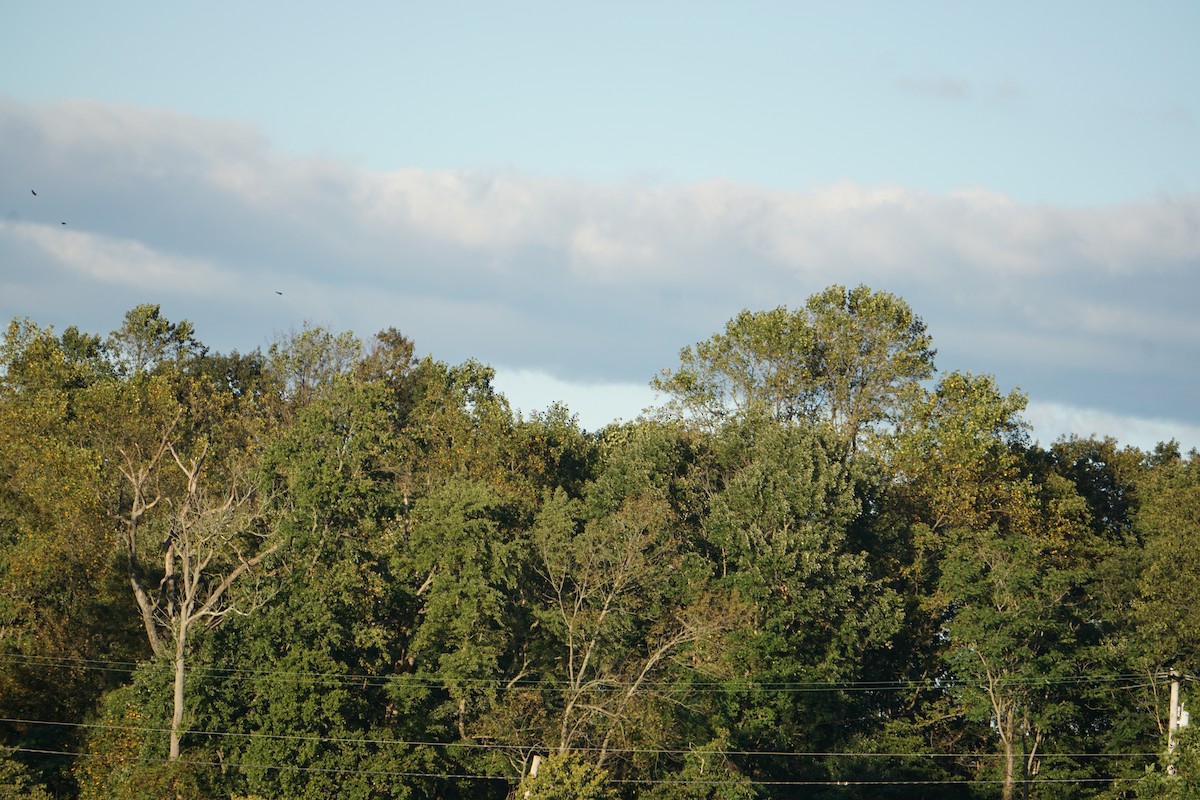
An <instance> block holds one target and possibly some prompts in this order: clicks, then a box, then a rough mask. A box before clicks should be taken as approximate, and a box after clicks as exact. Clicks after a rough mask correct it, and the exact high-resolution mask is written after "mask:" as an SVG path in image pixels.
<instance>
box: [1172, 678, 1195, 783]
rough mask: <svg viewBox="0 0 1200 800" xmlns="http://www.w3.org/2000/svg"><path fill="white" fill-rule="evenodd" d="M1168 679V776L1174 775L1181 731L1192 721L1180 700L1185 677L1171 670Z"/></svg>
mask: <svg viewBox="0 0 1200 800" xmlns="http://www.w3.org/2000/svg"><path fill="white" fill-rule="evenodd" d="M1167 677H1168V678H1170V679H1171V708H1170V710H1169V712H1168V716H1167V774H1169V775H1174V774H1175V764H1174V763H1172V759H1173V758H1174V756H1175V748H1176V746H1177V745H1178V744H1179V729H1180V728H1186V727H1187V726H1188V722H1189V721H1190V719H1189V714H1188V712H1187V711H1186V710H1184V708H1183V703H1182V702H1181V701H1180V699H1179V683H1180V681H1181V680H1183V675H1182V674H1181V673H1180V672H1179V671H1178V670H1171V671H1170V672H1169V673H1167ZM1189 680H1190V679H1189Z"/></svg>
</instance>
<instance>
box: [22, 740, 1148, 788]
mask: <svg viewBox="0 0 1200 800" xmlns="http://www.w3.org/2000/svg"><path fill="white" fill-rule="evenodd" d="M13 752H18V753H30V754H35V755H54V756H67V757H70V758H97V759H103V758H109V756H105V755H103V754H99V753H72V752H70V751H67V750H48V749H39V748H26V747H17V748H14V749H13ZM120 758H121V760H122V761H125V762H128V761H137V762H144V763H161V759H153V758H143V757H140V756H133V757H129V756H122V757H120ZM173 763H176V764H186V765H189V766H201V767H221V768H226V769H238V770H255V769H262V770H279V771H293V772H314V773H323V774H334V775H362V776H369V777H393V778H436V779H443V780H490V781H506V782H509V783H516V782H518V781H519V780H520V778H519V777H518V776H510V775H483V774H476V773H448V772H411V771H405V770H379V769H349V768H345V767H308V766H301V765H299V764H247V763H242V762H231V761H203V760H196V759H185V758H180V759H176V760H175V761H174V762H173ZM1139 780H1141V778H1140V777H1117V778H1040V779H1037V780H1018V781H1015V783H1016V784H1018V785H1027V784H1028V785H1035V784H1060V785H1062V784H1099V783H1105V784H1112V783H1130V782H1135V781H1139ZM610 782H611V783H621V784H638V785H643V786H645V785H674V786H729V785H747V784H748V785H751V786H951V785H965V786H983V785H987V786H993V785H1000V784H1003V783H1004V782H1005V781H1004V780H1002V779H992V778H965V779H959V780H948V779H942V780H934V779H930V780H879V781H870V780H854V781H846V780H756V779H753V778H744V779H741V780H737V781H734V780H724V781H721V780H699V779H695V778H614V779H610Z"/></svg>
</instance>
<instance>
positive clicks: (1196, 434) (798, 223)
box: [0, 0, 1200, 450]
mask: <svg viewBox="0 0 1200 800" xmlns="http://www.w3.org/2000/svg"><path fill="white" fill-rule="evenodd" d="M2 16H3V24H0V319H4V320H8V319H12V318H15V317H28V318H29V319H31V320H33V321H34V322H36V323H38V324H40V325H42V326H53V327H54V328H55V329H56V330H62V329H63V328H65V327H66V326H68V325H76V326H78V327H80V328H81V329H83V330H85V331H90V332H95V333H101V334H104V333H107V332H109V331H111V330H113V329H114V328H116V327H118V326H119V325H120V323H121V320H122V317H123V315H124V313H125V312H126V311H128V310H129V309H131V308H132V307H134V306H136V305H138V304H140V303H157V304H159V305H160V306H161V307H162V311H163V314H164V315H165V316H167V317H168V318H169V319H171V320H173V321H178V320H181V319H187V320H189V321H191V322H192V323H193V324H194V325H195V326H196V329H197V335H198V337H199V338H200V339H201V340H202V341H203V342H204V343H206V344H207V345H209V346H210V348H212V349H215V350H219V351H222V352H228V351H231V350H238V351H240V352H246V351H249V350H253V349H254V348H256V347H261V348H266V347H267V346H268V345H269V344H270V342H272V341H274V340H276V339H277V338H279V337H281V336H285V335H287V333H288V332H290V331H295V330H298V329H300V328H302V327H303V326H304V325H306V324H307V325H324V326H327V327H329V328H332V329H334V330H336V331H346V330H350V331H353V332H354V333H356V334H358V335H360V336H363V337H369V336H370V335H371V334H373V333H375V332H377V331H380V330H382V329H385V328H388V327H395V328H397V329H399V330H400V331H402V332H403V333H405V334H406V335H407V336H408V337H409V338H411V339H413V340H414V341H415V342H416V345H417V349H418V352H420V353H422V354H429V355H432V356H434V357H435V358H438V359H440V360H443V361H446V362H448V363H458V362H461V361H464V360H466V359H469V358H475V359H478V360H480V361H482V362H484V363H487V364H490V365H491V366H493V367H494V368H495V369H496V370H497V378H496V385H497V386H498V388H499V389H500V390H501V391H502V392H503V393H504V394H505V395H506V396H507V397H508V398H509V400H510V401H511V402H512V403H513V405H514V406H515V407H517V408H519V409H521V410H522V411H523V412H531V411H535V410H539V409H544V408H546V407H548V406H549V405H550V404H551V403H554V402H564V403H566V404H567V405H568V407H569V408H570V409H571V410H572V411H574V412H575V413H576V414H578V416H579V418H580V422H581V423H582V424H583V425H584V426H585V427H587V428H588V429H590V430H595V429H597V428H599V427H602V426H603V425H604V424H607V423H608V422H610V421H613V420H618V419H622V420H630V419H634V418H636V417H637V416H638V415H639V414H640V413H641V412H642V410H643V409H644V408H646V407H647V406H649V405H651V404H654V403H656V402H658V401H659V398H655V396H654V395H653V393H652V392H651V390H650V389H649V385H648V384H649V381H650V380H651V379H652V378H653V377H654V376H655V375H656V374H658V372H659V371H660V370H662V369H664V368H671V367H674V366H676V365H677V364H678V363H679V351H680V349H681V348H684V347H687V346H689V345H691V344H694V343H696V342H699V341H701V340H704V339H707V338H708V337H709V336H711V335H713V334H714V333H717V332H719V331H720V330H722V329H723V328H724V325H725V323H726V322H727V321H728V320H730V319H731V318H733V317H734V316H735V315H736V314H737V313H738V312H739V311H740V310H742V309H744V308H749V309H754V310H760V309H770V308H775V307H777V306H788V307H790V308H796V307H799V306H801V305H802V304H803V303H804V301H805V299H806V298H807V297H809V296H810V295H812V294H814V293H816V292H819V291H820V290H822V289H824V288H825V287H826V286H829V285H832V284H841V285H845V286H855V285H859V284H866V285H868V286H870V287H871V288H873V289H875V290H879V291H889V292H892V293H895V294H898V295H899V296H901V297H902V298H903V299H905V300H906V301H907V302H908V303H909V304H910V305H911V306H912V307H913V309H914V311H915V312H916V313H917V314H918V315H920V316H921V317H922V319H924V321H925V322H926V324H927V325H928V328H929V332H930V333H931V335H932V336H933V341H934V346H935V347H936V348H937V350H938V356H937V366H938V369H939V371H940V372H942V373H945V372H949V371H953V370H962V371H970V372H973V373H987V374H991V375H994V376H995V377H996V379H997V382H998V384H999V385H1000V387H1001V389H1002V390H1004V391H1008V390H1010V389H1019V390H1020V391H1022V392H1023V393H1025V394H1026V395H1027V396H1028V399H1029V405H1028V409H1027V411H1026V415H1025V416H1026V419H1027V420H1028V421H1029V423H1030V424H1031V426H1032V431H1033V434H1034V437H1035V438H1036V439H1037V440H1039V441H1041V442H1042V443H1043V444H1049V443H1050V442H1052V441H1054V440H1055V439H1057V438H1059V437H1061V436H1065V435H1071V434H1074V435H1081V436H1088V435H1093V434H1095V435H1101V436H1114V437H1116V438H1117V439H1118V440H1119V441H1120V442H1121V443H1123V444H1130V445H1133V446H1137V447H1142V448H1150V447H1153V446H1154V444H1155V443H1156V442H1158V441H1165V440H1169V439H1175V440H1177V441H1179V442H1180V444H1181V445H1182V446H1183V448H1184V449H1185V450H1186V449H1190V448H1192V447H1200V373H1198V371H1197V366H1198V365H1200V315H1198V314H1197V313H1196V309H1197V308H1198V307H1200V48H1197V47H1196V46H1195V42H1196V41H1197V39H1198V38H1200V4H1197V3H1195V2H1194V0H1179V1H1178V2H1166V1H1161V2H1155V1H1154V0H1150V1H1149V2H1140V3H1136V4H1135V3H1128V2H1103V1H1101V2H1097V1H1096V0H1092V1H1091V2H1074V1H1073V0H1060V1H1058V2H1054V3H1045V2H1023V1H1022V0H1017V1H1015V2H1014V1H1010V2H1006V3H988V4H982V3H962V2H924V1H922V0H915V1H913V2H907V3H903V4H901V3H884V2H875V3H868V2H853V1H851V2H838V3H817V2H800V1H799V0H797V1H794V2H738V3H733V2H728V3H716V2H703V0H692V1H691V2H687V3H683V2H651V1H650V0H641V2H636V3H626V2H620V1H619V0H617V1H610V2H607V3H603V4H591V3H589V4H583V3H578V4H576V3H562V2H520V1H519V0H516V1H515V2H511V3H504V4H501V3H483V2H443V3H405V2H391V3H366V2H345V3H339V4H331V3H310V2H296V1H295V0H293V2H289V3H276V2H256V3H232V2H225V1H224V0H210V2H207V3H204V4H163V3H149V2H121V1H120V0H114V2H110V3H103V4H101V3H92V2H78V1H75V0H62V1H61V2H55V3H19V2H13V3H7V4H6V5H5V8H4V11H3V14H2ZM35 191H36V193H37V194H36V195H34V194H33V192H35Z"/></svg>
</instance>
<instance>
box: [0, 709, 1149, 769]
mask: <svg viewBox="0 0 1200 800" xmlns="http://www.w3.org/2000/svg"><path fill="white" fill-rule="evenodd" d="M0 723H7V724H11V725H42V726H54V727H66V728H90V729H97V730H115V731H126V732H137V733H170V732H171V729H170V728H165V727H154V726H145V725H112V724H106V723H96V722H58V721H53V720H36V719H16V718H0ZM180 735H181V736H189V735H190V736H211V737H231V738H244V739H267V740H274V741H297V742H317V743H321V744H352V745H397V746H406V747H444V748H447V749H450V748H462V749H478V750H498V751H514V750H516V751H528V750H544V749H545V747H544V746H543V745H536V746H535V745H528V744H499V743H486V742H434V741H421V740H405V739H369V738H351V737H341V736H311V735H304V734H279V733H247V732H242V731H201V730H184V731H180ZM571 749H572V750H573V751H576V752H583V753H589V752H596V753H598V752H601V751H602V750H604V751H606V752H608V753H612V754H621V755H666V756H684V755H691V754H694V753H696V752H704V751H697V750H692V749H689V750H681V749H671V748H637V747H630V748H618V747H609V748H599V747H573V748H571ZM712 752H713V753H714V754H718V755H723V756H746V757H771V758H930V759H934V758H993V757H994V758H999V757H1000V754H998V753H977V752H974V753H918V752H900V753H885V752H866V751H862V752H859V751H854V752H841V753H839V752H832V751H789V750H725V749H722V750H714V751H712ZM1159 755H1161V754H1160V753H1043V754H1042V757H1043V758H1156V757H1158V756H1159Z"/></svg>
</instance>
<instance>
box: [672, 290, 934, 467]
mask: <svg viewBox="0 0 1200 800" xmlns="http://www.w3.org/2000/svg"><path fill="white" fill-rule="evenodd" d="M934 355H935V351H934V350H933V348H932V340H931V339H930V337H929V335H928V333H927V332H926V329H925V324H924V322H923V321H922V320H921V319H920V317H918V316H916V315H915V314H914V313H913V311H912V309H911V308H910V307H909V306H908V304H907V303H905V302H904V301H903V300H902V299H900V298H899V297H897V296H896V295H893V294H890V293H887V292H876V291H873V290H871V289H869V288H867V287H866V286H858V287H856V288H854V289H850V290H847V289H846V288H845V287H843V286H831V287H829V288H828V289H826V290H825V291H823V292H821V293H819V294H816V295H813V296H812V297H810V298H809V299H808V302H807V303H806V304H805V306H804V308H803V309H800V310H798V311H789V310H788V309H786V308H784V307H782V306H781V307H779V308H776V309H774V310H771V311H760V312H750V311H743V312H741V313H740V314H738V316H737V317H735V318H734V319H732V320H730V322H729V323H728V324H727V325H726V327H725V331H724V333H720V334H716V335H714V336H712V337H711V338H709V339H708V340H706V341H704V342H700V343H699V344H696V345H694V346H692V347H688V348H684V349H683V350H682V351H681V352H680V366H679V367H678V368H676V369H675V370H664V371H663V372H662V374H661V375H659V376H658V377H657V378H655V379H654V381H653V382H652V384H651V385H652V386H653V387H654V388H655V389H657V390H658V391H660V392H665V393H667V394H668V395H670V396H671V398H672V403H671V406H670V407H671V408H672V409H673V410H675V411H676V412H678V413H682V414H685V415H688V416H692V417H694V418H697V419H699V420H701V421H704V422H706V423H707V424H710V425H711V424H712V423H715V422H718V421H720V420H722V419H725V418H727V417H729V416H730V415H737V414H742V413H745V412H746V411H747V410H748V409H750V408H751V407H754V406H757V407H760V408H762V409H765V410H766V411H767V412H768V413H769V414H771V415H772V416H773V417H774V418H776V419H778V420H781V421H791V420H808V421H813V420H821V421H824V422H825V423H827V424H829V425H830V426H831V427H832V428H833V429H834V430H835V431H837V433H838V436H839V438H840V439H841V440H842V442H844V443H845V445H846V447H847V448H848V450H849V451H850V452H853V451H854V450H855V449H856V447H857V444H858V440H859V437H860V436H861V435H862V434H863V432H865V431H868V430H870V429H871V428H872V427H873V426H875V425H877V424H878V423H881V422H887V421H889V420H891V419H893V417H894V415H895V413H896V411H897V408H898V407H899V406H900V405H902V404H903V402H904V401H905V400H906V398H907V396H908V395H909V393H911V392H912V391H913V389H914V388H915V387H916V386H917V385H918V384H919V383H920V381H923V380H925V379H926V378H928V377H930V376H931V375H932V374H933V370H934V367H933V359H934Z"/></svg>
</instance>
